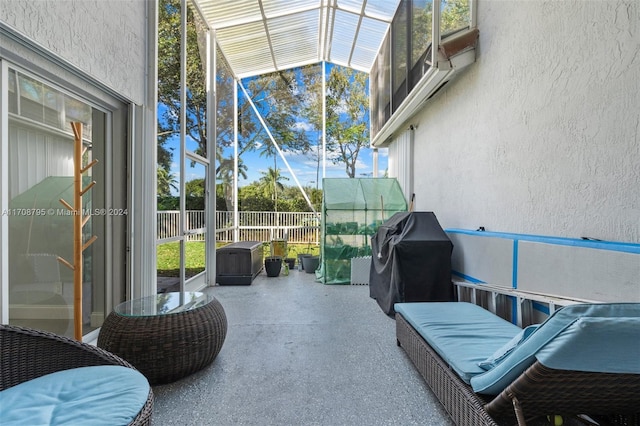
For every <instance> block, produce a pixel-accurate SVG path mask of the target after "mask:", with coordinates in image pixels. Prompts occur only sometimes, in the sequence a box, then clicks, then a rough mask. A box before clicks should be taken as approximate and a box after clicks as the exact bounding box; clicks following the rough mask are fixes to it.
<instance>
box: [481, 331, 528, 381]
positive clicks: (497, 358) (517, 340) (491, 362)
mask: <svg viewBox="0 0 640 426" xmlns="http://www.w3.org/2000/svg"><path fill="white" fill-rule="evenodd" d="M538 326H539V324H533V325H530V326H529V327H526V328H525V329H524V330H522V331H521V332H520V333H518V334H517V335H516V336H515V337H514V338H513V339H511V340H509V341H508V342H507V343H506V344H505V345H504V346H502V347H501V348H500V349H498V350H497V351H495V352H494V353H493V355H491V356H490V357H489V358H487V359H485V360H484V361H481V362H480V363H479V364H478V365H479V366H480V368H482V369H483V370H491V369H492V368H493V367H495V366H496V365H498V364H499V363H500V362H502V360H503V359H505V358H506V357H507V355H509V354H510V353H511V352H512V351H513V350H514V349H515V348H516V346H518V345H519V344H521V343H522V342H524V341H525V340H526V339H527V337H529V336H530V335H531V333H533V332H534V331H535V330H536V328H538Z"/></svg>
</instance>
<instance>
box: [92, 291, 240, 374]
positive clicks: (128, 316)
mask: <svg viewBox="0 0 640 426" xmlns="http://www.w3.org/2000/svg"><path fill="white" fill-rule="evenodd" d="M226 335H227V317H226V314H225V312H224V309H223V307H222V305H221V304H220V302H219V301H218V300H217V299H216V298H215V297H213V296H211V295H207V294H204V293H197V292H187V293H184V295H183V296H181V294H180V293H162V294H157V295H154V296H149V297H145V298H141V299H135V300H131V301H127V302H124V303H121V304H120V305H118V306H116V308H115V309H114V311H113V312H111V313H110V314H109V315H108V316H107V318H106V319H105V322H104V324H103V325H102V328H101V329H100V334H99V336H98V347H100V348H103V349H106V350H107V351H109V352H112V353H114V354H116V355H118V356H120V357H122V358H124V359H125V360H127V361H128V362H130V363H131V364H132V365H133V366H134V367H136V368H137V369H138V370H139V371H140V372H141V373H142V374H144V375H145V376H146V377H147V379H148V380H149V383H151V384H153V385H155V384H163V383H170V382H173V381H175V380H178V379H181V378H183V377H185V376H188V375H189V374H192V373H195V372H196V371H199V370H201V369H203V368H204V367H206V366H208V365H209V364H211V363H212V362H213V360H214V359H215V358H216V356H217V355H218V353H219V352H220V349H221V348H222V344H223V343H224V339H225V337H226Z"/></svg>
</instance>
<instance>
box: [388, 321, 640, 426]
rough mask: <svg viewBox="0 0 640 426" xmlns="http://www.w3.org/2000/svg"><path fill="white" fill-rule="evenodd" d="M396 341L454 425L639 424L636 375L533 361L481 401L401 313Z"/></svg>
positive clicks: (639, 380)
mask: <svg viewBox="0 0 640 426" xmlns="http://www.w3.org/2000/svg"><path fill="white" fill-rule="evenodd" d="M396 338H397V343H398V345H399V346H401V347H402V348H403V349H404V350H405V352H406V353H407V355H408V356H409V358H410V359H411V361H412V362H413V364H414V365H415V366H416V368H417V370H418V371H419V372H420V375H422V377H423V378H424V379H425V381H426V382H427V384H428V385H429V387H430V388H431V390H432V391H433V392H434V394H435V395H436V397H437V398H438V399H439V400H440V402H441V403H442V405H443V406H444V407H445V409H446V410H447V412H448V413H449V415H450V416H451V418H452V419H453V421H454V422H455V423H456V424H458V425H512V424H514V423H516V422H517V423H518V424H519V425H524V424H526V420H525V419H526V418H534V417H536V416H547V415H563V416H568V417H570V416H574V415H576V414H585V413H586V414H589V415H590V416H591V417H594V418H598V420H599V421H600V422H601V424H603V425H604V424H606V425H613V424H616V425H629V426H631V425H635V426H638V424H639V420H640V413H639V412H640V375H638V374H608V373H585V372H576V371H567V370H554V369H550V368H547V367H545V366H543V365H542V364H540V363H539V362H536V363H534V364H533V365H532V366H531V367H529V369H527V370H526V371H525V372H524V373H522V374H521V375H520V376H519V377H518V378H517V379H516V380H514V381H513V383H512V384H510V385H509V386H508V387H507V388H506V389H505V390H504V391H503V392H502V393H501V394H500V395H497V396H496V397H495V398H492V397H488V398H487V399H485V398H484V397H483V396H482V395H478V394H476V393H475V392H473V390H472V389H471V387H470V386H469V385H467V384H466V383H464V382H463V381H462V380H461V379H460V378H459V377H458V376H457V375H456V374H455V373H454V372H453V371H452V370H451V369H450V368H449V367H448V365H447V364H446V363H445V362H444V361H443V360H442V358H441V357H440V356H439V355H438V354H437V353H436V352H435V351H434V350H433V349H432V348H431V346H430V345H429V344H428V343H427V342H426V341H425V340H424V339H423V338H422V336H420V335H419V334H418V332H417V331H416V330H415V329H414V328H413V327H412V326H411V325H410V324H409V323H408V322H407V321H406V320H405V319H404V317H403V316H402V315H401V314H396Z"/></svg>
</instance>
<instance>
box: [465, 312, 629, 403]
mask: <svg viewBox="0 0 640 426" xmlns="http://www.w3.org/2000/svg"><path fill="white" fill-rule="evenodd" d="M597 317H601V318H617V319H619V320H620V319H622V318H624V317H640V303H603V304H577V305H569V306H565V307H564V308H562V309H559V310H557V311H556V312H555V313H554V314H553V315H551V316H550V317H549V318H547V320H546V321H545V322H544V323H543V324H541V325H540V326H539V327H538V328H537V329H536V331H535V332H534V333H532V334H531V335H530V336H529V338H527V339H526V340H525V341H523V342H522V343H521V344H520V345H518V346H516V347H515V348H514V349H513V350H512V351H511V353H510V354H509V355H508V356H507V357H505V358H504V359H503V360H502V362H500V363H499V364H498V365H496V366H495V367H494V368H493V369H491V370H489V371H486V372H484V373H482V374H478V375H476V376H474V377H472V378H471V387H472V388H473V390H474V391H475V392H478V393H483V394H487V395H497V394H498V393H500V392H501V391H502V390H503V389H505V388H506V387H507V386H508V385H509V384H510V383H511V382H513V381H514V380H515V379H516V377H518V376H519V375H520V374H522V372H524V370H526V369H527V368H528V367H529V366H530V365H531V364H533V363H534V361H535V360H536V353H537V352H538V351H539V350H540V349H541V348H543V347H545V345H547V344H548V343H550V342H551V341H552V340H554V339H555V338H556V337H557V336H558V335H559V334H561V333H562V332H563V331H564V330H566V329H567V328H568V327H570V326H571V325H572V324H573V323H575V322H576V321H577V320H578V319H580V318H597ZM613 323H615V320H614V321H613ZM612 333H615V328H614V330H612ZM603 345H605V346H606V345H607V344H606V343H604V344H603ZM587 354H588V352H581V351H575V352H574V356H575V357H576V358H575V359H574V360H573V362H567V361H566V359H565V362H567V364H568V365H574V364H575V365H577V364H576V362H577V359H578V358H580V357H584V356H586V355H587ZM610 356H611V357H612V358H614V359H617V357H618V354H617V353H613V352H611V353H610ZM611 362H615V361H613V360H612V361H611ZM572 369H573V368H572Z"/></svg>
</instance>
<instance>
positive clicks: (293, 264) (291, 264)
mask: <svg viewBox="0 0 640 426" xmlns="http://www.w3.org/2000/svg"><path fill="white" fill-rule="evenodd" d="M284 261H285V262H286V263H287V265H289V270H290V271H293V268H295V267H296V259H295V258H294V257H287V258H286V259H285V260H284Z"/></svg>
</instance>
